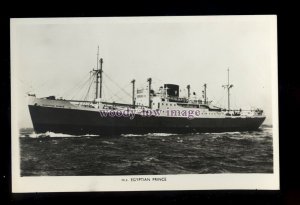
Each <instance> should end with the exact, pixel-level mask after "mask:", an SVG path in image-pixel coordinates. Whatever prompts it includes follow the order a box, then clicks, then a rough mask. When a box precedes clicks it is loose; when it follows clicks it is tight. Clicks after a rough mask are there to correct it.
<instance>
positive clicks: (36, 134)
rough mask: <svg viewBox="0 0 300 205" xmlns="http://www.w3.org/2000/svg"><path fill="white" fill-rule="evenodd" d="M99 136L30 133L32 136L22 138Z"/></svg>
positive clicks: (90, 135) (88, 135)
mask: <svg viewBox="0 0 300 205" xmlns="http://www.w3.org/2000/svg"><path fill="white" fill-rule="evenodd" d="M96 136H99V135H92V134H86V135H70V134H63V133H55V132H45V133H30V134H23V135H21V137H29V138H44V137H53V138H55V137H56V138H57V137H96Z"/></svg>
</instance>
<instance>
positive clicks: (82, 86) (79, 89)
mask: <svg viewBox="0 0 300 205" xmlns="http://www.w3.org/2000/svg"><path fill="white" fill-rule="evenodd" d="M92 77H93V75H91V76H90V77H89V79H88V80H87V81H86V82H85V83H84V84H83V85H81V86H80V87H79V88H78V92H77V93H75V94H74V95H73V97H72V98H71V100H73V99H74V98H75V97H76V96H77V95H78V94H79V93H80V91H81V90H82V88H84V87H85V86H86V84H88V82H89V81H90V80H93V78H92Z"/></svg>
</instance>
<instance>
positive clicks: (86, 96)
mask: <svg viewBox="0 0 300 205" xmlns="http://www.w3.org/2000/svg"><path fill="white" fill-rule="evenodd" d="M92 85H93V79H92V80H91V83H90V86H89V88H88V90H87V93H86V95H85V97H84V98H83V100H84V101H87V100H88V96H89V93H90V89H91V87H92Z"/></svg>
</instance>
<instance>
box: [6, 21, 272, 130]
mask: <svg viewBox="0 0 300 205" xmlns="http://www.w3.org/2000/svg"><path fill="white" fill-rule="evenodd" d="M98 46H99V50H100V57H102V58H103V60H104V63H103V70H104V72H105V75H104V78H103V82H104V89H103V95H104V98H107V99H111V97H112V96H113V97H114V98H112V99H113V100H115V101H120V99H122V100H124V102H130V96H128V94H126V93H124V92H122V91H120V87H121V88H122V89H123V90H125V91H126V92H127V93H131V89H132V88H131V85H130V81H131V80H132V79H135V80H136V87H137V88H140V87H145V86H146V85H147V78H149V77H152V78H153V88H154V89H157V88H159V87H160V86H161V85H163V84H164V83H174V84H178V85H180V86H181V89H182V90H183V89H184V88H185V87H186V86H187V85H188V84H189V85H191V91H192V92H194V91H195V92H196V93H197V94H198V96H200V94H201V91H202V89H203V84H204V83H206V84H207V96H208V98H209V100H212V101H213V104H215V105H218V106H222V107H226V106H227V95H226V91H225V90H224V88H222V85H224V84H226V83H227V69H228V68H229V69H230V83H231V84H233V85H234V87H233V88H232V89H231V107H232V108H237V109H239V108H254V107H255V108H261V109H263V110H264V112H265V114H266V116H267V120H266V123H267V124H271V123H272V108H273V107H272V99H273V100H274V99H276V98H274V96H272V88H273V87H274V85H275V86H276V83H277V82H274V74H276V73H277V50H276V49H277V39H276V17H275V16H209V17H208V16H201V17H199V16H190V17H137V18H133V17H123V18H117V17H112V18H47V19H46V18H44V19H43V18H40V19H39V18H37V19H12V20H11V65H12V67H11V71H12V72H11V79H12V81H11V82H12V93H13V94H12V101H13V105H15V106H14V107H12V109H15V111H16V113H17V119H16V120H17V121H18V124H19V126H20V127H31V126H32V123H31V119H30V115H29V111H28V108H27V101H26V93H28V92H32V93H33V92H34V93H35V94H36V95H37V97H45V96H49V95H56V96H61V97H64V98H67V99H70V98H80V97H82V96H83V95H84V93H85V91H86V88H85V87H83V88H82V89H79V88H80V87H81V85H83V83H84V82H85V80H86V79H88V78H89V72H90V70H92V69H93V68H95V67H96V63H97V58H96V54H97V47H98ZM107 76H108V77H107ZM111 79H112V80H113V81H111ZM116 84H117V85H116ZM87 87H88V86H87ZM76 88H77V89H76ZM276 89H277V88H276ZM183 92H185V91H183ZM91 94H92V93H91ZM116 94H117V95H116ZM92 95H93V94H92Z"/></svg>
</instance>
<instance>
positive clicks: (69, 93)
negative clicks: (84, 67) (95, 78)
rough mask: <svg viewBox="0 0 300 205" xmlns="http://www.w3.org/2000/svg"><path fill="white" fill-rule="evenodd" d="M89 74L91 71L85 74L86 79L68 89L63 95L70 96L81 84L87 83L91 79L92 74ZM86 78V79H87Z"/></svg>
mask: <svg viewBox="0 0 300 205" xmlns="http://www.w3.org/2000/svg"><path fill="white" fill-rule="evenodd" d="M88 75H89V73H87V75H85V76H84V80H82V81H81V82H80V83H78V84H76V85H75V86H73V87H71V88H70V89H68V90H66V91H65V92H64V93H63V94H62V96H66V97H67V96H70V95H71V94H73V92H74V91H76V92H77V90H78V88H79V87H80V86H81V85H83V84H85V83H86V82H88V81H89V80H90V78H91V76H92V75H89V76H88ZM86 77H88V78H87V79H86ZM85 79H86V80H85Z"/></svg>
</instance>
